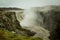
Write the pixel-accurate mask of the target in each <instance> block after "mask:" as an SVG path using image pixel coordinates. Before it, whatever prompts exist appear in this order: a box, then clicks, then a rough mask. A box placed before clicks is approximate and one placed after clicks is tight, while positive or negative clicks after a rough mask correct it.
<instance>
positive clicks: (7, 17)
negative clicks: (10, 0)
mask: <svg viewBox="0 0 60 40" xmlns="http://www.w3.org/2000/svg"><path fill="white" fill-rule="evenodd" d="M3 9H4V8H3ZM3 9H1V10H2V11H0V28H1V29H6V30H9V31H11V32H13V33H17V34H22V35H25V36H33V35H34V34H35V32H32V31H30V30H27V29H23V28H22V27H21V26H20V22H19V21H18V20H17V18H16V12H15V11H13V10H16V9H11V8H10V9H8V8H5V9H4V10H3ZM7 9H8V11H6V10H7ZM10 10H12V11H13V12H12V11H10Z"/></svg>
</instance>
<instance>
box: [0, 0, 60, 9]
mask: <svg viewBox="0 0 60 40" xmlns="http://www.w3.org/2000/svg"><path fill="white" fill-rule="evenodd" d="M44 5H60V0H0V7H19V8H30V7H34V6H44Z"/></svg>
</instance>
